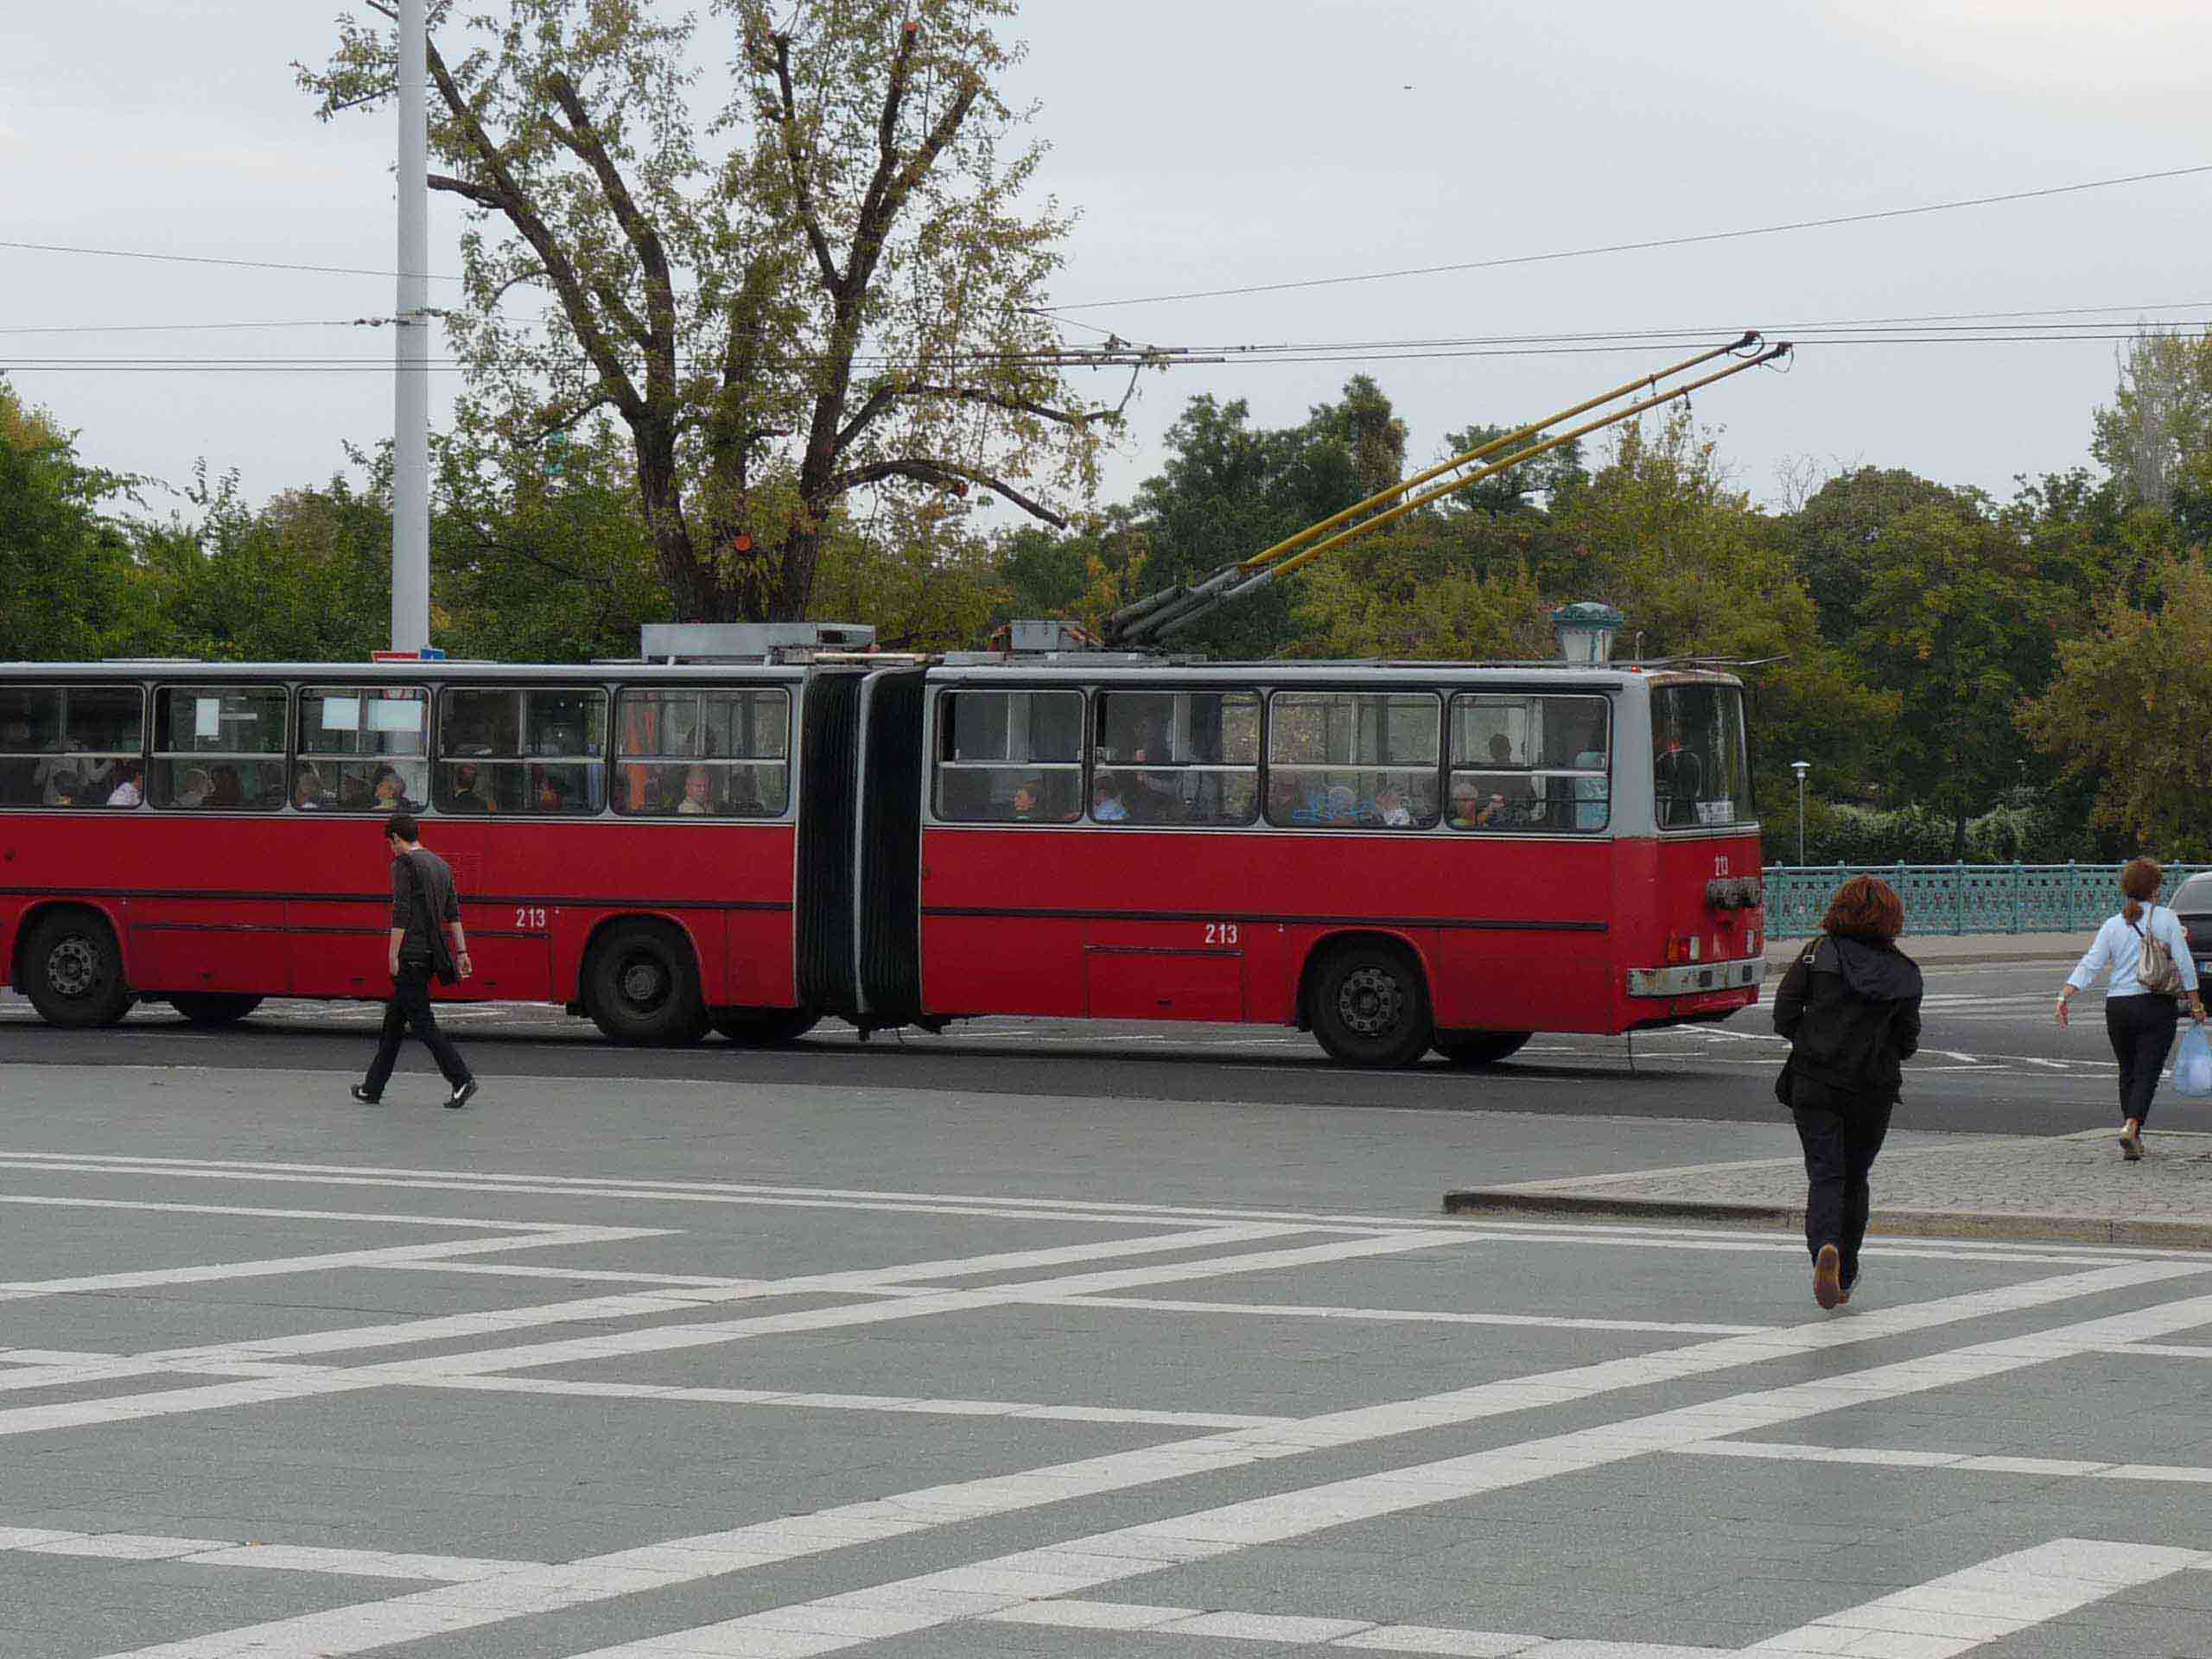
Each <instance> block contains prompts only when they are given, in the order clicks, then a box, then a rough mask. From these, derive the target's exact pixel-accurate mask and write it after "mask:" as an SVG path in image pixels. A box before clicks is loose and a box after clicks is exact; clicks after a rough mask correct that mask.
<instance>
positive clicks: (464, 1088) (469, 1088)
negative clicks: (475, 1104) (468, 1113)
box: [446, 1077, 476, 1112]
mask: <svg viewBox="0 0 2212 1659" xmlns="http://www.w3.org/2000/svg"><path fill="white" fill-rule="evenodd" d="M475 1098H476V1079H475V1078H474V1077H471V1078H470V1079H469V1080H468V1081H467V1083H464V1084H461V1087H460V1088H458V1089H456V1090H454V1091H453V1093H452V1094H450V1095H448V1096H446V1109H447V1110H448V1111H449V1112H457V1111H459V1110H460V1109H461V1108H462V1107H464V1106H466V1105H467V1104H468V1103H469V1102H470V1101H472V1100H474V1099H475Z"/></svg>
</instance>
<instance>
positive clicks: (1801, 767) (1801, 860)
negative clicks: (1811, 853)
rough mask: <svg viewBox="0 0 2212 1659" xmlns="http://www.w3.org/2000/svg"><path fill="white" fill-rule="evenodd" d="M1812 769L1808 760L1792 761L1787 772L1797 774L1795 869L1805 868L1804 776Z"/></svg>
mask: <svg viewBox="0 0 2212 1659" xmlns="http://www.w3.org/2000/svg"><path fill="white" fill-rule="evenodd" d="M1812 769H1813V763H1812V762H1811V761H1809V760H1792V761H1791V762H1790V763H1789V770H1790V771H1792V772H1796V774H1797V867H1798V868H1800V869H1802V868H1804V867H1805V774H1806V773H1807V772H1810V771H1811V770H1812Z"/></svg>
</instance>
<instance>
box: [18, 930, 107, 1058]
mask: <svg viewBox="0 0 2212 1659" xmlns="http://www.w3.org/2000/svg"><path fill="white" fill-rule="evenodd" d="M23 994H24V995H27V996H29V998H30V1000H31V1006H32V1007H35V1008H36V1009H37V1010H38V1012H39V1017H40V1018H41V1019H42V1020H45V1021H46V1022H47V1024H48V1025H49V1026H68V1027H74V1028H78V1029H82V1028H84V1027H88V1026H111V1025H113V1024H115V1023H116V1022H117V1021H118V1020H120V1019H122V1018H123V1016H124V1014H128V1013H130V1001H131V998H130V987H129V986H128V985H126V984H124V982H123V952H122V951H121V950H118V948H117V946H116V943H115V933H114V931H113V930H111V928H110V927H109V926H108V925H107V924H106V922H105V921H104V920H102V919H101V918H99V917H98V916H96V915H93V914H92V913H91V912H88V911H81V910H72V911H63V912H61V913H60V914H59V915H55V916H49V917H48V918H46V919H45V920H44V921H42V922H41V923H39V924H38V925H37V926H35V927H34V928H33V929H32V930H31V936H30V938H29V939H28V940H26V941H25V942H24V944H23Z"/></svg>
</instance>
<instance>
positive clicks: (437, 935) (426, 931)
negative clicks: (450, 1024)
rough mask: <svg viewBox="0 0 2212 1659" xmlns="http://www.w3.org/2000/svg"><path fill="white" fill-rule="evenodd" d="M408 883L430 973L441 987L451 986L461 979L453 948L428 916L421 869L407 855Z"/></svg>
mask: <svg viewBox="0 0 2212 1659" xmlns="http://www.w3.org/2000/svg"><path fill="white" fill-rule="evenodd" d="M407 877H408V882H409V885H410V887H413V889H414V898H413V899H412V901H411V902H412V903H413V905H414V909H415V916H416V920H417V921H419V922H420V923H421V924H422V925H423V938H426V939H427V940H429V949H430V971H431V973H433V974H434V975H435V976H437V982H438V983H439V984H441V985H452V984H456V983H458V982H459V981H460V979H461V966H460V964H459V963H456V962H454V959H453V947H452V946H451V945H449V944H447V943H446V931H445V929H444V927H443V926H442V925H440V923H439V921H438V918H436V917H435V916H433V915H431V914H430V895H429V892H428V891H427V890H426V889H425V888H424V887H423V867H422V866H421V865H419V864H417V863H416V861H415V855H413V854H412V853H410V854H409V855H407Z"/></svg>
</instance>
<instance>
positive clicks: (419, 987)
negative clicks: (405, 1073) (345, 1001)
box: [353, 812, 476, 1110]
mask: <svg viewBox="0 0 2212 1659" xmlns="http://www.w3.org/2000/svg"><path fill="white" fill-rule="evenodd" d="M384 834H385V849H386V850H387V851H389V852H390V853H391V947H390V953H389V955H388V957H387V958H386V965H387V966H388V967H389V968H390V969H391V1002H390V1003H389V1004H388V1005H387V1006H386V1007H385V1011H384V1034H383V1036H382V1037H381V1039H379V1040H378V1043H377V1057H376V1058H375V1059H373V1060H372V1061H371V1062H370V1063H369V1076H368V1080H367V1081H366V1082H365V1083H357V1084H354V1085H353V1098H354V1099H356V1100H358V1101H359V1102H360V1103H361V1104H363V1105H364V1106H374V1105H377V1104H378V1103H381V1102H382V1100H383V1098H384V1086H385V1084H386V1083H388V1082H389V1081H391V1068H392V1065H393V1063H394V1062H395V1061H397V1059H398V1058H399V1045H400V1042H401V1039H404V1037H405V1036H406V1034H407V1032H408V1029H409V1027H413V1029H414V1032H415V1034H416V1036H417V1037H419V1038H421V1039H423V1046H424V1047H426V1048H428V1049H429V1051H430V1058H433V1059H435V1061H437V1063H438V1070H439V1071H442V1072H444V1073H445V1076H446V1082H447V1083H448V1084H450V1085H452V1088H453V1093H452V1094H451V1095H449V1096H447V1098H446V1104H447V1105H448V1107H451V1108H453V1109H455V1110H458V1109H461V1107H463V1106H466V1105H467V1104H468V1103H469V1101H470V1099H471V1098H473V1097H474V1095H475V1093H476V1079H475V1078H474V1077H471V1076H469V1075H468V1068H467V1066H466V1065H463V1064H462V1063H461V1053H460V1051H459V1050H457V1049H455V1048H454V1046H453V1039H451V1038H449V1037H448V1036H447V1035H446V1034H445V1033H443V1032H442V1031H440V1030H439V1029H438V1017H437V1015H436V1014H433V1013H432V1012H431V1011H430V977H431V976H432V975H433V974H434V973H435V974H439V975H440V976H442V977H444V978H446V979H447V980H448V982H451V981H453V980H457V979H467V977H468V976H469V975H470V974H472V973H473V972H474V971H475V969H474V964H472V963H470V962H469V960H468V940H467V937H466V936H465V935H464V934H463V933H462V932H461V899H460V898H459V896H458V895H457V894H455V893H454V889H453V871H452V869H451V868H449V867H448V865H447V863H446V861H445V860H443V859H442V858H440V857H439V856H438V855H436V854H435V853H431V852H425V851H424V850H423V831H422V828H421V826H420V825H418V824H417V823H416V822H415V817H414V815H413V814H412V813H410V812H395V813H393V814H392V816H391V817H390V818H389V819H388V820H386V821H385V829H384ZM440 923H443V924H444V931H445V932H450V933H451V934H452V935H453V949H452V950H451V951H450V953H448V951H447V950H446V942H445V938H444V937H443V932H442V931H441V929H440V926H439V924H440Z"/></svg>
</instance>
